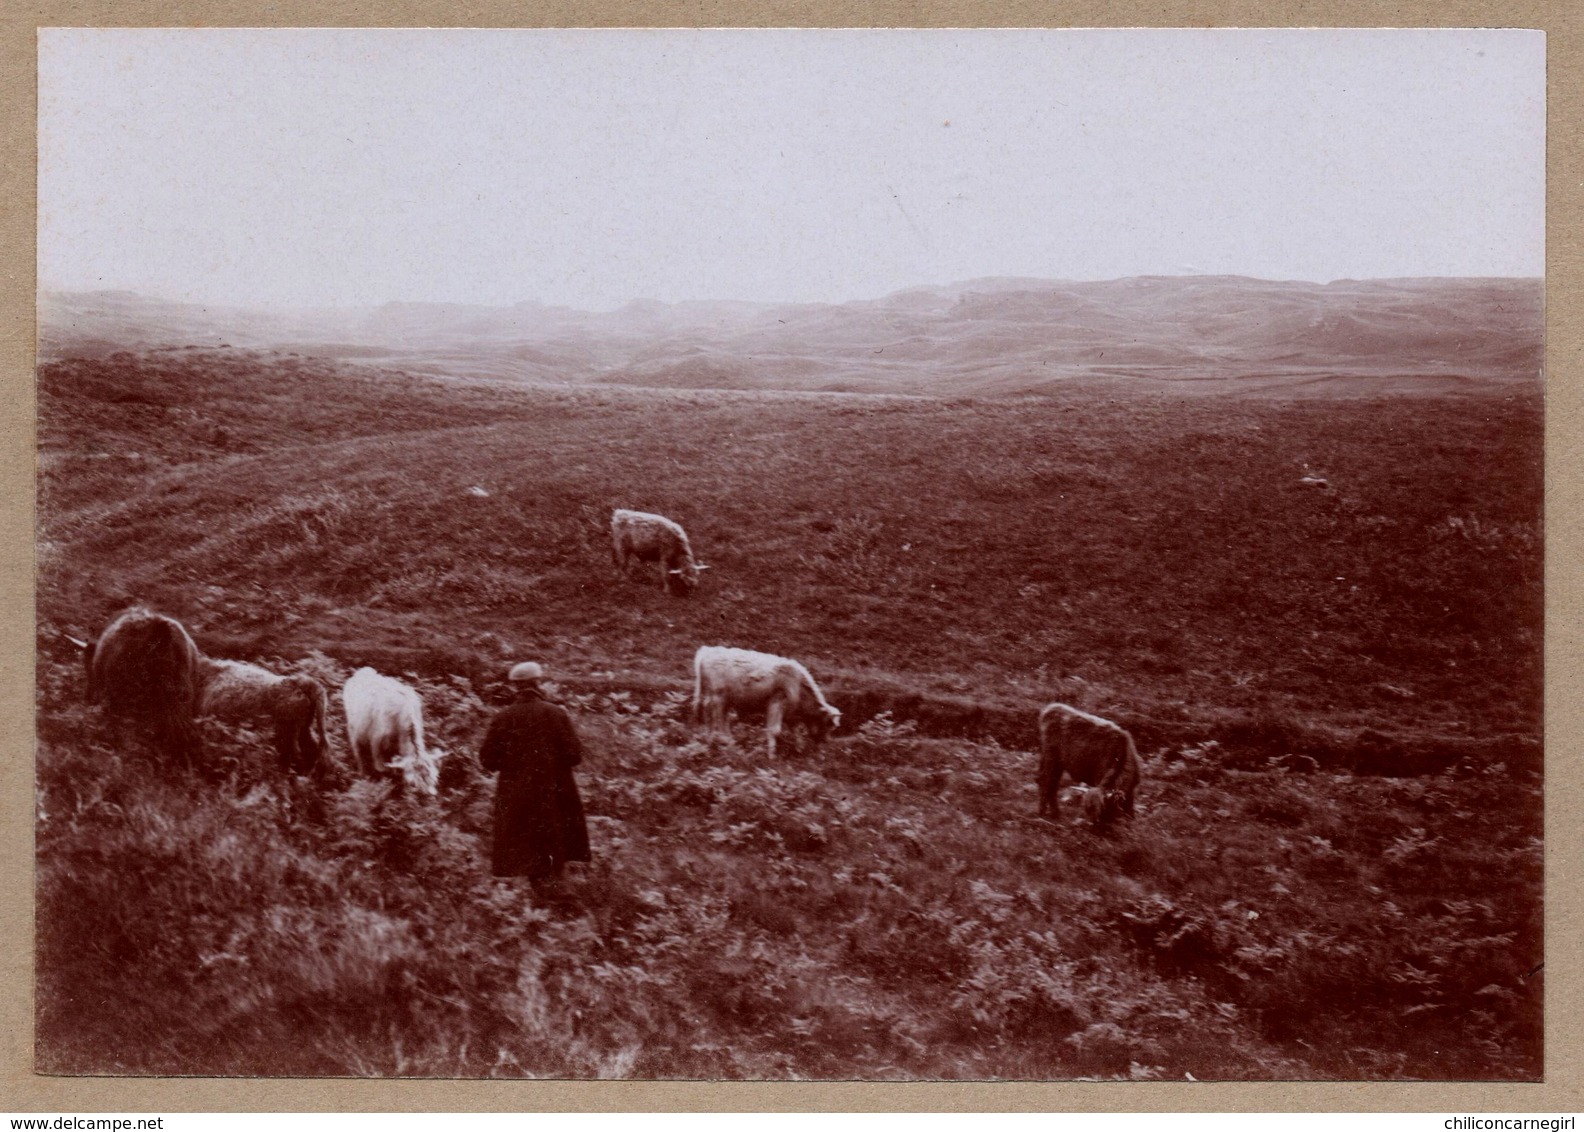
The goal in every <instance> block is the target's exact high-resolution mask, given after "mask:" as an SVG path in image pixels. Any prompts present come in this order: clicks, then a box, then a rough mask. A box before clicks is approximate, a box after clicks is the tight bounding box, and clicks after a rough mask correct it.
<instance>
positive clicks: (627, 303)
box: [38, 273, 1545, 314]
mask: <svg viewBox="0 0 1584 1132" xmlns="http://www.w3.org/2000/svg"><path fill="white" fill-rule="evenodd" d="M1544 278H1545V277H1544V276H1543V275H1382V276H1370V277H1367V278H1353V277H1344V278H1338V279H1265V278H1261V277H1259V276H1255V275H1231V274H1214V275H1212V274H1209V273H1196V274H1191V275H1190V274H1182V275H1170V274H1164V273H1153V274H1147V275H1122V276H1114V277H1110V278H1103V279H1049V278H1039V277H1035V276H1012V275H986V276H979V277H978V278H976V279H954V280H950V281H948V282H945V283H915V284H911V285H907V286H903V287H898V288H896V289H894V290H891V291H887V292H885V293H884V294H878V295H856V296H852V297H850V298H841V299H801V300H800V299H792V300H776V299H736V298H731V297H729V296H717V297H713V298H690V299H674V300H673V299H656V298H653V297H651V296H647V295H637V296H634V297H633V298H630V299H626V300H624V301H621V302H618V303H615V304H614V305H611V306H606V307H576V306H571V305H569V304H565V303H544V302H540V301H538V300H536V299H518V300H516V301H504V302H457V301H454V300H448V299H404V298H393V299H383V300H381V301H379V302H369V303H324V304H312V305H310V304H302V303H268V302H264V303H231V302H216V301H213V300H207V299H200V298H172V297H171V296H169V295H161V294H156V293H154V292H151V291H140V290H133V289H131V288H126V287H93V288H71V287H50V286H47V285H45V284H44V283H43V281H40V284H39V288H38V293H39V295H40V296H43V295H83V296H87V295H132V296H135V297H137V298H140V299H147V300H150V301H152V302H160V303H171V304H173V305H181V306H197V307H204V308H209V307H213V308H216V309H221V310H226V309H237V310H248V311H256V312H259V313H281V314H284V313H289V312H292V311H353V310H364V309H369V308H377V307H385V306H437V307H447V306H450V307H479V308H481V309H491V310H504V309H509V308H511V307H517V306H541V307H545V308H565V309H567V310H571V311H575V312H577V313H579V314H612V313H615V312H618V311H621V310H623V309H625V308H627V307H631V306H637V305H648V304H660V305H663V306H682V305H687V304H695V305H707V304H711V303H720V304H747V305H752V306H794V305H813V306H842V305H845V304H848V303H865V302H876V301H879V300H882V299H886V298H889V297H890V296H893V295H900V294H906V293H908V292H910V291H941V290H950V289H954V288H957V287H962V286H966V285H969V284H973V283H977V282H986V283H991V282H995V283H999V282H1019V281H1027V282H1028V283H1031V284H1039V285H1041V286H1044V285H1056V286H1068V285H1071V286H1088V285H1092V284H1105V283H1124V282H1127V281H1129V280H1132V279H1171V280H1179V279H1206V280H1208V279H1235V280H1246V281H1248V282H1251V283H1265V284H1275V285H1286V284H1295V285H1302V286H1316V287H1327V286H1332V285H1335V284H1346V283H1397V282H1401V283H1412V282H1418V281H1427V280H1428V281H1438V282H1453V281H1457V280H1467V281H1471V282H1473V281H1479V280H1513V281H1525V280H1528V281H1533V282H1544Z"/></svg>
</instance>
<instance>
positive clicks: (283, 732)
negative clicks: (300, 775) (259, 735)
mask: <svg viewBox="0 0 1584 1132" xmlns="http://www.w3.org/2000/svg"><path fill="white" fill-rule="evenodd" d="M275 753H276V754H278V755H279V756H280V768H281V773H282V774H287V775H289V774H291V773H292V772H293V771H295V770H296V769H297V722H296V720H293V719H290V718H288V717H286V716H284V715H277V716H276V717H275Z"/></svg>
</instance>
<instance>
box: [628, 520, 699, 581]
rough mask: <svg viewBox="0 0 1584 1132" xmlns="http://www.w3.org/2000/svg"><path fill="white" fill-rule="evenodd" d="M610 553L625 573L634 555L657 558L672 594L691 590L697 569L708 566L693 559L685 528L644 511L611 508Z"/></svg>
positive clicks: (648, 559)
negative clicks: (612, 509)
mask: <svg viewBox="0 0 1584 1132" xmlns="http://www.w3.org/2000/svg"><path fill="white" fill-rule="evenodd" d="M611 557H612V558H614V559H615V561H616V565H617V566H619V567H621V570H622V573H624V574H626V573H629V572H630V564H631V563H632V562H633V561H634V560H635V559H636V560H637V561H638V562H658V563H659V564H660V581H661V583H662V584H663V585H664V586H665V587H666V589H667V590H669V591H670V592H671V593H674V594H690V593H692V592H693V590H694V589H695V588H697V586H698V582H699V573H700V572H701V571H704V570H708V569H709V567H708V566H705V565H704V564H703V563H700V562H697V561H695V560H694V558H693V548H692V547H691V546H689V545H688V537H687V532H686V531H684V530H683V529H682V528H681V526H680V525H678V524H677V523H674V522H672V521H671V520H670V519H667V518H666V517H665V516H664V515H651V514H649V513H648V512H647V511H622V510H616V511H613V512H611Z"/></svg>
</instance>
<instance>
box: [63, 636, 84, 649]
mask: <svg viewBox="0 0 1584 1132" xmlns="http://www.w3.org/2000/svg"><path fill="white" fill-rule="evenodd" d="M61 636H63V637H65V638H66V639H67V640H68V641H70V642H71V643H72V644H74V645H76V646H77V647H78V648H80V649H85V648H87V647H88V642H87V641H79V640H78V639H77V638H76V637H73V636H71V635H70V634H68V633H62V634H61Z"/></svg>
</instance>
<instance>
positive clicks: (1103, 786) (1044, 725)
mask: <svg viewBox="0 0 1584 1132" xmlns="http://www.w3.org/2000/svg"><path fill="white" fill-rule="evenodd" d="M1039 736H1040V761H1039V813H1040V817H1045V816H1047V815H1049V816H1050V817H1052V818H1054V817H1055V816H1056V813H1057V808H1058V797H1059V794H1060V792H1061V779H1062V773H1063V772H1064V771H1065V772H1066V773H1067V774H1070V775H1071V776H1072V779H1073V781H1074V782H1082V783H1085V784H1087V785H1090V786H1095V787H1098V788H1099V793H1098V802H1097V803H1096V804H1086V805H1085V807H1084V808H1085V812H1086V813H1087V814H1088V815H1089V817H1090V820H1091V821H1092V822H1093V824H1094V825H1096V826H1102V825H1106V824H1107V823H1109V822H1110V821H1111V820H1112V819H1113V818H1115V817H1116V816H1117V815H1118V814H1122V813H1125V814H1132V812H1133V795H1134V793H1135V792H1136V791H1137V790H1138V783H1139V758H1138V749H1137V748H1136V747H1134V745H1133V736H1131V735H1129V734H1128V733H1127V732H1126V731H1124V730H1122V728H1120V727H1118V726H1117V725H1116V724H1115V723H1112V722H1111V721H1110V720H1109V719H1101V718H1100V717H1099V716H1098V715H1090V714H1089V713H1088V712H1086V711H1079V710H1078V709H1077V708H1075V707H1068V706H1067V705H1066V704H1046V705H1045V707H1044V708H1043V709H1042V710H1041V711H1040V714H1039ZM1087 801H1088V800H1087V799H1086V803H1087Z"/></svg>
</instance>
